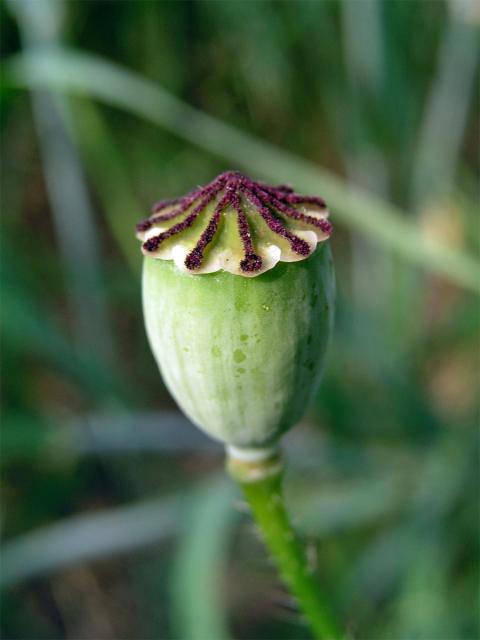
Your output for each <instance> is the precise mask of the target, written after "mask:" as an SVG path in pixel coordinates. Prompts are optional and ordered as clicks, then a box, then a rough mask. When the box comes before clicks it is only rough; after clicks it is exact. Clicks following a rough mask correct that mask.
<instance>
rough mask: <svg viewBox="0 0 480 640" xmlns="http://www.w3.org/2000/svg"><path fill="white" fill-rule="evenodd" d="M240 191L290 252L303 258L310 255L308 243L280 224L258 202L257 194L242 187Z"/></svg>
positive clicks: (265, 207) (259, 201)
mask: <svg viewBox="0 0 480 640" xmlns="http://www.w3.org/2000/svg"><path fill="white" fill-rule="evenodd" d="M242 191H243V192H244V193H245V195H246V196H247V198H248V199H249V200H250V202H251V203H252V204H253V206H254V207H255V209H257V211H258V213H259V214H260V215H261V216H262V218H263V219H264V220H265V222H266V223H267V226H268V227H269V229H270V230H271V231H273V232H274V233H276V234H277V235H279V236H281V237H282V238H285V239H286V240H288V242H289V243H290V246H291V248H292V250H293V251H294V252H295V253H298V254H299V255H301V256H305V257H307V256H308V255H310V253H311V250H310V246H309V244H308V242H306V241H305V240H302V239H301V238H299V237H298V236H296V235H295V234H294V233H292V232H291V231H289V230H288V229H287V228H286V227H285V225H284V224H283V223H282V222H280V220H278V218H276V217H275V216H274V215H273V214H272V212H271V211H270V209H269V208H268V207H267V206H265V205H264V204H263V202H262V201H261V200H260V198H259V197H258V196H257V194H256V193H255V192H254V191H253V189H252V190H251V189H249V188H245V187H243V188H242Z"/></svg>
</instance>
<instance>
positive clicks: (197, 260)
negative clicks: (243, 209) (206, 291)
mask: <svg viewBox="0 0 480 640" xmlns="http://www.w3.org/2000/svg"><path fill="white" fill-rule="evenodd" d="M230 199H231V192H230V191H227V192H226V193H225V194H224V196H223V198H222V199H221V200H220V202H219V203H218V204H217V206H216V207H215V211H214V212H213V215H212V217H211V218H210V221H209V223H208V225H207V228H206V229H205V231H204V232H203V233H202V235H201V236H200V239H199V240H198V242H197V244H196V245H195V247H194V248H193V249H192V251H190V253H189V254H188V256H187V257H186V258H185V266H186V267H187V269H190V270H191V271H194V270H195V269H199V268H200V267H201V265H202V260H203V257H204V256H203V251H204V249H205V247H206V246H207V245H208V244H210V242H211V241H212V240H213V238H214V237H215V234H216V232H217V229H218V225H219V223H220V214H221V212H222V211H223V209H224V208H225V207H226V206H227V205H228V204H229V203H230Z"/></svg>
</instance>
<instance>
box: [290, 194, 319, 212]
mask: <svg viewBox="0 0 480 640" xmlns="http://www.w3.org/2000/svg"><path fill="white" fill-rule="evenodd" d="M285 200H286V201H287V202H289V203H290V204H315V205H317V207H320V209H325V208H326V207H327V205H326V203H325V200H324V199H323V198H317V197H316V196H299V195H298V194H297V193H291V194H289V195H287V196H286V197H285Z"/></svg>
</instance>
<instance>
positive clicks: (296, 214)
mask: <svg viewBox="0 0 480 640" xmlns="http://www.w3.org/2000/svg"><path fill="white" fill-rule="evenodd" d="M255 193H256V195H257V196H259V198H261V199H262V198H263V202H264V203H266V204H267V205H269V206H271V207H273V208H274V209H278V210H279V211H280V212H281V213H283V214H284V215H286V216H287V217H289V218H293V219H294V220H299V221H301V222H305V223H306V224H311V225H313V226H314V227H318V228H319V229H320V230H321V231H323V233H326V234H328V235H330V234H331V233H332V231H333V226H332V224H331V223H330V222H329V221H328V220H326V219H325V218H314V217H313V216H309V215H306V214H305V213H302V212H301V211H298V210H297V209H294V208H293V207H290V206H289V205H288V204H285V203H284V202H281V200H279V199H278V198H275V197H274V196H272V195H270V194H269V193H266V192H265V191H263V189H259V188H258V187H256V188H255Z"/></svg>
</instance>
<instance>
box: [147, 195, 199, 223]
mask: <svg viewBox="0 0 480 640" xmlns="http://www.w3.org/2000/svg"><path fill="white" fill-rule="evenodd" d="M201 194H202V189H195V190H194V191H191V192H190V193H188V194H187V195H186V196H183V197H182V198H174V199H173V200H163V201H161V202H159V203H157V204H155V205H154V206H153V207H152V210H153V211H154V212H155V211H162V210H163V209H166V208H167V207H169V206H170V205H172V204H176V203H180V206H179V207H178V208H177V209H174V210H173V211H170V213H165V214H159V215H153V216H150V217H149V218H145V220H142V221H141V222H139V223H138V224H137V231H140V232H142V231H148V229H150V228H151V227H152V226H153V225H154V224H155V223H156V222H162V221H164V220H172V219H173V218H177V217H178V216H181V215H182V214H183V213H185V211H186V210H187V209H188V208H189V207H190V206H191V205H192V204H193V203H194V202H195V200H198V198H199V197H200V195H201ZM159 205H161V206H160V207H159Z"/></svg>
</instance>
